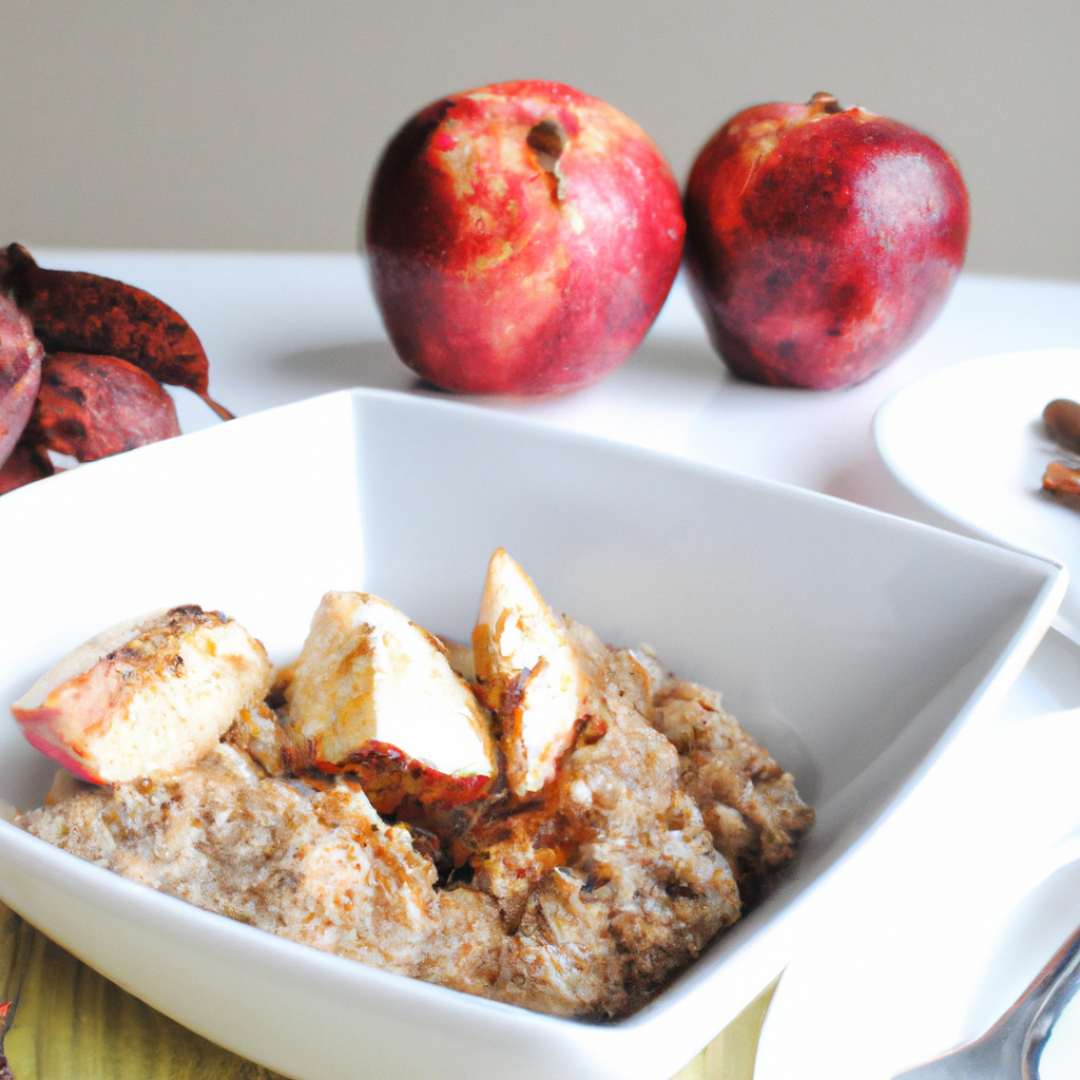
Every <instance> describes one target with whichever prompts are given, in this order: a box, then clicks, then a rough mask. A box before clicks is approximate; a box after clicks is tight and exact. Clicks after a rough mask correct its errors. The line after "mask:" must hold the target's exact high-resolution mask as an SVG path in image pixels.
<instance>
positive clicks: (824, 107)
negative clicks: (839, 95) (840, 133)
mask: <svg viewBox="0 0 1080 1080" xmlns="http://www.w3.org/2000/svg"><path fill="white" fill-rule="evenodd" d="M806 104H807V105H808V106H809V107H810V108H811V109H813V110H814V111H815V112H820V113H825V114H831V113H838V112H843V111H844V107H843V106H842V105H841V104H840V102H839V101H837V100H836V98H835V97H833V95H832V94H826V93H825V92H824V91H818V93H816V94H815V95H814V96H813V97H812V98H811V99H810V100H809V101H808V102H807V103H806Z"/></svg>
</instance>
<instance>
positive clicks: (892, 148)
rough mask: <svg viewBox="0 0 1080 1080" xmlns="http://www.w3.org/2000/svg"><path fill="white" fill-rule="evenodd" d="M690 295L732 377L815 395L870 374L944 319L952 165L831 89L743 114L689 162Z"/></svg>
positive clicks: (955, 223) (955, 251)
mask: <svg viewBox="0 0 1080 1080" xmlns="http://www.w3.org/2000/svg"><path fill="white" fill-rule="evenodd" d="M684 209H685V211H686V220H687V242H686V247H687V267H688V270H689V277H690V283H691V288H692V290H693V292H694V296H695V299H696V301H697V303H698V307H699V308H700V310H701V312H702V315H703V316H704V318H705V321H706V324H707V325H708V329H709V333H710V336H711V338H712V341H713V344H714V346H715V347H716V349H717V351H718V352H719V353H720V355H721V357H723V359H724V361H725V362H726V363H727V365H728V367H730V368H731V370H732V371H733V372H735V373H736V374H737V375H740V376H742V377H743V378H746V379H750V380H752V381H755V382H762V383H771V384H774V385H778V386H801V387H811V388H815V389H827V388H831V387H838V386H848V385H850V384H852V383H857V382H860V381H862V380H863V379H865V378H867V377H868V376H869V375H871V374H873V373H874V372H875V371H877V370H878V369H879V368H880V367H881V366H882V365H884V364H885V363H887V362H888V361H889V360H890V359H891V358H893V357H894V356H896V355H897V354H898V353H900V352H901V351H902V350H903V349H904V348H905V347H906V346H908V345H909V344H910V343H911V342H912V341H913V340H914V339H915V338H916V337H917V336H918V335H919V334H920V333H922V331H923V330H925V329H926V327H927V326H929V324H930V323H931V321H932V320H933V318H934V316H935V315H936V314H937V312H938V311H939V310H940V308H941V306H942V304H943V303H944V302H945V298H946V297H947V296H948V294H949V291H950V289H951V288H952V286H953V283H954V281H955V280H956V276H957V274H958V273H959V272H960V267H961V266H962V264H963V261H964V252H965V249H966V246H967V236H968V195H967V190H966V188H965V186H964V181H963V179H962V178H961V176H960V170H959V168H958V167H957V165H956V162H955V161H954V160H953V159H952V158H951V157H950V156H949V155H948V154H947V153H946V152H945V151H944V150H943V149H942V148H941V147H940V146H939V145H938V144H937V143H936V142H934V141H933V140H932V139H930V138H928V137H927V136H926V135H923V134H921V133H920V132H918V131H915V130H914V129H913V128H910V127H907V126H906V125H904V124H901V123H898V122H897V121H895V120H889V119H887V118H886V117H883V116H876V115H874V114H873V113H870V112H867V111H866V110H864V109H861V108H852V109H842V108H841V107H840V105H839V104H838V103H837V101H836V98H834V97H833V96H832V95H831V94H815V95H814V96H813V97H812V98H811V100H810V101H809V103H807V104H806V105H794V104H786V103H772V104H767V105H757V106H754V107H753V108H750V109H746V110H745V111H744V112H741V113H739V114H738V115H737V116H735V117H733V118H732V119H731V120H729V121H728V122H727V123H726V124H725V125H724V126H723V127H722V128H720V130H719V131H718V132H717V133H716V134H715V135H714V136H713V137H712V139H711V140H710V141H709V142H708V143H707V144H706V146H705V148H704V149H703V150H702V151H701V153H700V155H699V156H698V158H697V161H696V162H695V163H694V166H693V169H692V170H691V173H690V178H689V181H688V183H687V188H686V194H685V199H684Z"/></svg>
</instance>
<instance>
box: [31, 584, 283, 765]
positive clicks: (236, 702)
mask: <svg viewBox="0 0 1080 1080" xmlns="http://www.w3.org/2000/svg"><path fill="white" fill-rule="evenodd" d="M271 673H272V668H271V665H270V661H269V660H268V659H267V656H266V650H265V649H264V648H263V646H262V645H261V643H260V642H258V641H257V640H256V639H255V638H253V637H251V635H250V634H248V632H247V631H246V630H245V629H244V628H243V627H242V626H241V625H240V624H239V623H238V622H236V621H234V620H232V619H227V618H226V617H225V616H224V615H222V614H221V613H220V612H206V611H203V610H202V608H200V607H197V606H195V605H190V606H186V607H176V608H171V609H169V610H167V611H160V612H155V613H153V614H151V615H146V616H142V617H141V618H137V619H131V620H127V621H126V622H123V623H120V624H119V625H117V626H114V627H112V628H111V629H109V630H106V631H104V632H103V633H101V634H98V635H97V636H96V637H93V638H91V639H90V640H89V641H87V642H86V643H85V644H83V645H80V646H79V647H78V648H76V649H74V650H73V651H72V652H70V653H69V654H68V655H67V656H66V657H64V659H63V660H61V661H60V662H59V663H58V664H56V665H55V666H54V667H53V668H51V669H50V670H49V671H48V672H46V673H45V674H44V675H43V676H42V677H41V678H40V679H38V681H37V682H36V683H35V684H34V685H33V686H32V687H31V688H30V689H29V690H28V691H27V692H26V693H25V694H24V695H23V696H22V697H21V698H20V699H19V700H18V701H17V702H15V704H14V705H13V706H12V712H13V713H14V714H15V719H16V720H17V721H18V722H19V725H20V726H21V727H22V731H23V734H24V735H25V736H26V738H27V740H28V741H29V742H30V743H31V744H32V745H34V746H35V747H37V748H38V749H39V750H41V751H42V752H43V753H45V754H47V755H48V756H49V757H51V758H53V759H54V760H55V761H58V762H59V763H60V764H61V765H63V766H65V767H66V768H67V769H69V770H70V771H71V772H73V773H74V774H75V775H76V776H78V777H80V778H81V779H83V780H89V781H91V782H92V783H97V784H121V783H128V782H130V781H133V780H137V779H139V778H140V777H144V776H151V775H154V774H159V773H169V772H173V771H175V770H177V769H181V768H185V767H187V766H189V765H193V764H194V763H195V762H196V761H198V760H199V759H200V758H201V757H203V755H205V754H206V753H207V752H208V751H209V750H211V749H213V747H214V746H216V745H217V743H218V741H219V739H220V738H221V736H222V735H224V734H225V732H226V731H227V730H228V729H229V727H230V726H231V725H232V723H233V721H234V720H235V719H236V717H237V715H238V714H239V713H240V711H241V710H242V709H245V708H255V707H257V706H258V705H259V704H260V703H261V702H262V700H263V698H264V697H265V696H266V693H267V691H268V690H269V688H270V680H271Z"/></svg>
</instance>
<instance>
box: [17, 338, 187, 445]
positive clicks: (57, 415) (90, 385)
mask: <svg viewBox="0 0 1080 1080" xmlns="http://www.w3.org/2000/svg"><path fill="white" fill-rule="evenodd" d="M27 434H28V435H30V436H31V437H32V438H33V439H34V440H35V441H36V442H38V443H39V444H40V445H42V446H46V447H48V449H50V450H55V451H56V452H57V453H60V454H70V455H71V456H72V457H74V458H77V459H78V460H79V461H97V460H98V459H99V458H103V457H108V456H109V455H110V454H119V453H121V452H122V451H124V450H133V449H134V448H135V447H136V446H145V445H146V444H147V443H152V442H158V441H159V440H161V439H170V438H172V437H173V436H174V435H179V434H180V425H179V423H178V422H177V419H176V407H175V406H174V405H173V400H172V398H171V397H169V394H168V392H167V391H166V390H165V389H164V387H162V385H161V384H160V383H159V382H158V381H157V380H156V379H154V378H152V377H151V376H150V375H148V374H147V373H146V372H145V371H143V370H142V369H141V368H138V367H136V366H135V365H134V364H129V363H128V362H127V361H126V360H121V359H119V358H118V357H115V356H88V355H86V354H85V353H63V352H61V353H55V354H54V353H49V354H47V355H46V357H45V360H44V362H43V364H42V368H41V389H40V390H39V391H38V399H37V403H36V404H35V405H34V413H33V416H32V417H31V420H30V424H29V426H28V428H27Z"/></svg>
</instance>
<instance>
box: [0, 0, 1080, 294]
mask: <svg viewBox="0 0 1080 1080" xmlns="http://www.w3.org/2000/svg"><path fill="white" fill-rule="evenodd" d="M528 77H539V78H548V79H555V80H558V81H561V82H566V83H569V84H571V85H573V86H576V87H578V88H579V89H581V90H584V91H586V92H588V93H591V94H595V95H596V96H598V97H601V98H604V99H605V100H607V101H610V102H611V103H612V104H614V105H616V106H617V107H618V108H620V109H622V110H623V111H624V112H626V113H627V114H629V115H630V116H631V117H633V118H634V119H635V120H636V121H637V122H638V123H640V124H641V125H642V126H643V127H644V128H645V129H646V130H647V131H649V133H650V134H651V135H652V136H653V138H654V139H655V140H656V141H657V142H658V143H659V145H660V147H661V148H662V149H663V151H664V152H665V153H666V154H667V156H668V159H669V161H670V162H671V164H672V167H673V169H674V170H675V173H676V175H677V176H678V177H679V178H680V181H681V180H683V179H685V176H686V174H687V172H688V170H689V167H690V164H691V162H692V160H693V158H694V155H695V154H696V153H697V151H698V149H700V147H701V145H702V143H703V142H704V141H705V139H706V138H707V137H708V136H709V135H710V134H711V133H712V131H713V130H715V129H716V128H717V127H718V126H719V125H720V124H721V123H722V122H723V121H724V120H725V119H727V117H728V116H729V115H731V114H732V113H734V112H736V111H738V110H739V109H740V108H742V107H744V106H746V105H749V104H752V103H754V102H757V101H764V100H792V101H801V100H805V99H807V98H809V96H810V95H811V94H812V93H813V92H814V91H816V90H829V91H831V92H832V93H834V94H836V95H837V96H838V97H839V98H840V99H841V101H842V102H843V103H845V104H848V105H851V104H859V105H863V106H864V107H866V108H868V109H871V110H872V111H875V112H879V113H884V114H886V115H890V116H892V117H894V118H895V119H898V120H902V121H904V122H906V123H909V124H911V125H913V126H915V127H917V128H920V129H921V130H923V131H925V132H927V133H928V134H930V135H932V136H933V137H934V138H936V139H937V140H938V141H939V142H941V143H942V144H943V145H944V146H945V147H946V148H947V149H948V150H950V151H951V152H952V153H953V154H954V155H955V157H956V158H957V160H958V161H959V163H960V166H961V169H962V170H963V172H964V175H965V177H966V179H967V182H968V186H969V188H970V191H971V197H972V211H973V223H972V230H973V231H972V237H971V244H970V248H969V256H968V268H969V269H971V270H978V271H989V272H994V273H1006V274H1024V275H1039V276H1046V277H1064V278H1080V0H1028V2H1026V3H1025V2H1007V0H966V2H957V3H950V2H948V0H902V2H888V3H886V2H879V0H816V2H810V0H760V2H753V0H711V2H710V0H666V2H659V0H576V2H575V0H536V2H532V3H524V2H521V0H501V2H500V0H457V2H453V3H443V2H419V0H397V2H393V0H382V2H377V0H352V2H346V0H309V2H307V3H299V2H292V0H262V2H247V3H242V2H238V0H215V2H211V0H176V2H173V3H164V2H147V0H103V2H98V3H89V2H86V0H32V2H30V0H0V241H3V242H7V241H9V240H14V239H17V240H20V241H22V242H23V243H26V244H27V245H29V246H31V247H32V246H34V245H37V246H47V245H48V246H64V247H120V248H177V249H210V248H217V249H248V250H251V249H254V250H259V249H262V250H349V249H353V248H354V247H355V243H356V230H357V221H358V218H359V214H360V206H361V203H362V201H363V197H364V192H365V189H366V186H367V182H368V179H369V177H370V174H371V171H372V169H373V167H374V164H375V162H376V160H377V158H378V154H379V152H380V150H381V148H382V146H383V144H384V143H385V142H386V140H387V139H388V138H389V137H390V135H391V134H392V133H393V131H394V130H395V129H396V128H397V127H398V126H399V125H400V124H401V123H402V122H403V121H404V120H405V119H406V118H407V117H408V116H409V115H410V114H411V113H413V112H415V111H416V110H417V109H418V108H420V107H422V106H423V105H425V104H427V103H428V102H429V101H431V100H433V99H435V98H437V97H440V96H442V95H444V94H446V93H449V92H452V91H455V90H464V89H468V88H470V87H474V86H479V85H482V84H484V83H487V82H494V81H501V80H505V79H511V78H528Z"/></svg>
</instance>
